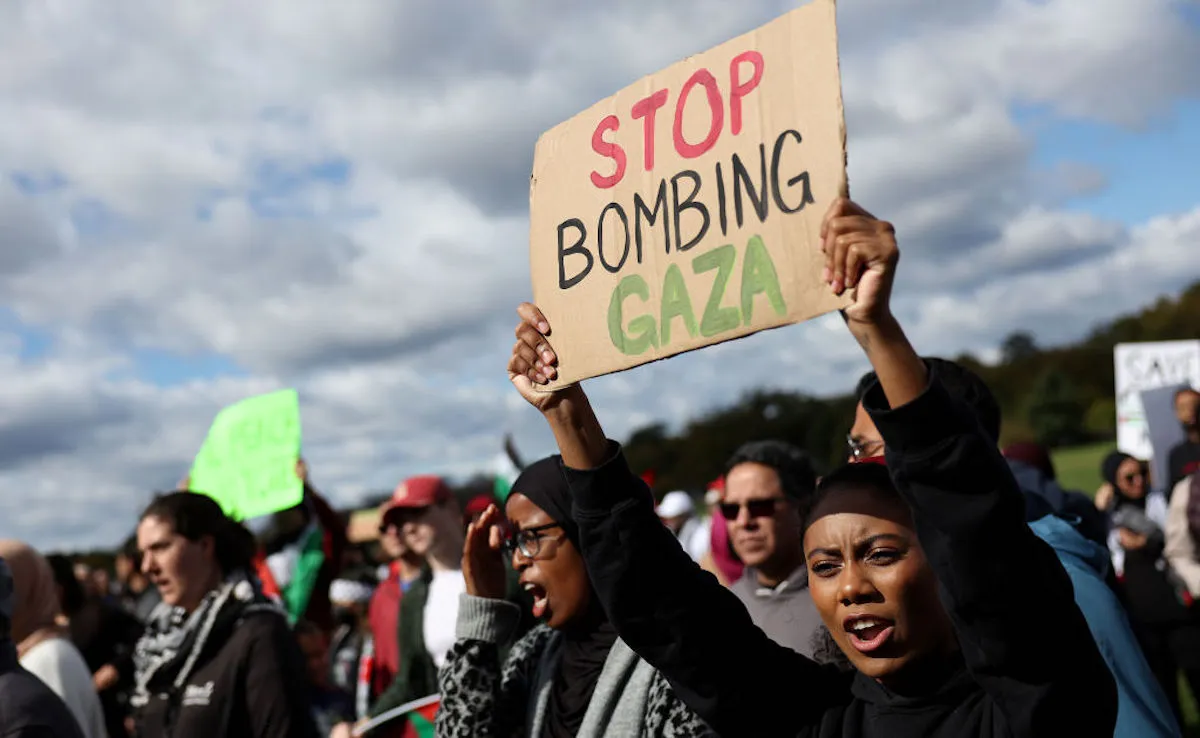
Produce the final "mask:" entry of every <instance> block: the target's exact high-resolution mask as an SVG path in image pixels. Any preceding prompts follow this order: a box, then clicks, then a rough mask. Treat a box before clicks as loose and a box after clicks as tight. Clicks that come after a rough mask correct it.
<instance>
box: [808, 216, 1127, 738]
mask: <svg viewBox="0 0 1200 738" xmlns="http://www.w3.org/2000/svg"><path fill="white" fill-rule="evenodd" d="M825 250H826V255H827V258H828V259H829V263H830V264H831V266H832V268H831V270H830V271H831V272H832V281H833V282H834V283H837V282H838V279H839V277H838V274H839V273H841V274H842V275H851V276H848V277H845V280H844V282H845V283H843V284H835V289H836V288H838V287H843V286H849V287H857V290H858V292H857V294H856V295H855V302H854V305H853V306H852V307H851V308H848V309H847V310H846V311H845V316H846V322H847V325H848V327H849V328H850V331H851V333H852V334H853V335H854V337H855V338H856V339H857V340H858V342H859V344H860V345H861V346H862V348H863V350H864V352H865V353H866V355H867V357H868V358H869V359H870V361H871V364H872V366H873V367H874V369H875V372H876V374H877V375H878V377H879V382H878V383H877V384H876V385H875V386H874V387H872V388H871V389H870V390H869V391H868V392H867V394H866V396H865V397H864V398H863V405H864V407H865V408H866V410H867V412H868V413H870V415H871V417H872V419H873V420H874V421H875V424H876V426H877V427H878V429H879V431H880V434H881V435H882V437H883V439H884V443H885V446H886V455H887V464H888V468H889V470H890V471H891V473H892V477H893V479H894V480H895V482H896V486H897V487H898V488H899V490H900V493H901V494H902V495H903V496H904V498H905V500H906V501H907V502H908V504H909V507H911V508H912V511H913V519H914V522H915V524H916V529H917V536H918V538H919V539H920V541H921V546H922V548H923V549H924V551H925V556H926V558H927V559H928V560H929V563H930V566H931V567H932V568H933V570H934V572H935V574H936V575H937V578H938V580H939V582H940V585H941V587H940V595H941V599H942V602H943V604H944V606H945V607H946V610H947V612H948V613H949V615H950V617H951V619H952V621H953V623H954V626H955V629H956V631H957V633H958V638H959V642H960V644H961V646H962V654H963V658H964V660H965V662H966V665H967V668H968V669H969V670H970V671H971V673H972V675H973V676H974V677H975V679H976V680H977V681H978V682H979V684H980V685H981V686H982V687H983V688H984V689H985V690H986V691H987V692H988V693H989V694H990V695H991V697H992V698H993V699H994V700H995V701H996V703H997V705H998V706H999V707H1000V709H1001V711H1002V712H1003V713H1004V714H1005V716H1006V718H1007V720H1008V722H1009V725H1010V727H1011V729H1012V731H1013V732H1014V733H1015V734H1017V735H1056V734H1058V733H1059V732H1060V731H1061V729H1062V722H1061V721H1062V720H1063V719H1064V717H1065V716H1068V715H1069V716H1070V724H1071V730H1072V731H1073V732H1077V733H1078V734H1080V735H1112V731H1113V725H1114V723H1115V721H1116V704H1117V702H1116V687H1115V684H1114V682H1113V678H1112V675H1111V674H1110V673H1109V671H1108V669H1107V667H1106V666H1105V664H1104V661H1103V659H1102V658H1101V656H1100V653H1099V651H1098V649H1097V648H1096V644H1095V641H1094V640H1093V639H1092V637H1091V633H1090V631H1089V630H1088V627H1087V623H1086V622H1085V620H1084V618H1083V615H1082V613H1080V611H1079V608H1078V607H1077V606H1076V604H1075V601H1074V597H1073V592H1072V588H1071V584H1070V580H1069V579H1068V577H1067V574H1066V572H1065V571H1064V570H1063V568H1062V565H1061V564H1060V563H1059V561H1058V559H1057V557H1056V556H1055V554H1054V552H1053V551H1052V550H1051V549H1050V547H1049V546H1047V545H1046V544H1045V543H1043V542H1042V541H1041V540H1040V539H1038V538H1037V537H1036V536H1035V535H1034V534H1033V531H1031V530H1030V528H1029V526H1028V525H1026V523H1025V514H1024V502H1023V499H1022V497H1021V493H1020V490H1019V489H1018V487H1017V484H1016V480H1014V479H1013V477H1012V473H1011V471H1010V470H1009V468H1008V465H1007V464H1006V463H1005V461H1004V459H1003V457H1002V456H1001V455H1000V452H999V451H998V450H997V448H996V445H995V442H994V441H993V440H992V439H990V438H989V437H988V436H987V434H986V433H985V432H984V430H983V428H982V426H981V425H980V423H979V421H978V419H977V418H976V417H975V416H974V414H973V413H972V411H971V410H970V409H969V408H968V407H966V405H965V404H964V403H961V402H958V401H956V400H954V399H952V398H951V396H950V395H949V394H948V393H947V391H946V389H945V388H944V387H943V386H942V384H941V383H940V381H939V378H938V375H937V372H936V371H934V370H932V369H931V368H930V367H927V366H926V365H925V363H924V362H923V361H921V359H920V358H919V357H918V355H917V353H916V351H914V350H913V348H912V346H911V344H909V342H908V339H907V338H906V337H905V336H904V332H903V331H902V330H901V328H900V326H899V324H898V323H897V321H896V320H895V318H894V317H892V314H891V310H890V305H889V302H890V292H891V285H892V280H893V279H894V275H895V267H896V263H897V261H898V259H899V252H898V251H897V249H896V244H895V239H894V236H893V234H892V230H891V226H890V225H888V224H886V223H882V222H881V221H878V220H876V219H874V218H873V217H872V216H870V214H868V213H866V211H864V210H862V209H861V208H859V207H858V206H857V205H854V204H853V203H847V202H845V201H842V202H840V203H837V204H835V206H834V210H833V211H832V212H831V216H830V217H829V218H828V219H827V233H826V244H825ZM860 274H861V277H860V276H859V275H860ZM847 283H848V284H847Z"/></svg>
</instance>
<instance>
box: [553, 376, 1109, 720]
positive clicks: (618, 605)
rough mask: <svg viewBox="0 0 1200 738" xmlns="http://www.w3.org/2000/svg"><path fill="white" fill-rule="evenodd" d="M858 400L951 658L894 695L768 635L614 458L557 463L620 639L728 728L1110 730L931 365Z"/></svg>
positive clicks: (1104, 688)
mask: <svg viewBox="0 0 1200 738" xmlns="http://www.w3.org/2000/svg"><path fill="white" fill-rule="evenodd" d="M864 403H865V406H866V408H867V410H868V412H870V414H871V416H872V418H874V420H875V422H876V424H877V425H878V427H879V430H880V432H881V433H882V435H883V438H884V439H885V441H886V443H887V449H888V451H887V454H888V458H887V462H888V468H889V469H890V470H891V471H892V476H893V479H894V480H895V482H896V485H897V487H898V488H899V489H900V491H901V493H902V494H903V495H904V497H905V499H906V500H907V502H908V504H909V505H910V507H911V508H912V509H913V512H914V519H915V522H916V532H917V535H918V537H919V539H920V541H921V545H922V548H923V549H924V551H925V556H926V557H927V559H928V561H929V563H930V566H931V567H932V568H933V570H934V573H935V574H936V576H937V578H938V580H939V582H940V585H941V586H940V588H939V593H940V595H941V599H942V602H943V604H944V606H945V608H946V610H947V612H948V613H949V614H950V617H951V619H952V622H953V624H954V627H955V629H956V631H957V633H958V637H959V641H960V643H961V646H962V650H961V652H962V657H961V658H962V662H961V665H960V666H959V668H957V669H949V670H948V671H947V673H946V674H944V675H943V676H942V677H941V678H940V679H938V680H937V681H935V682H934V683H933V684H932V685H931V686H930V688H929V689H928V690H927V691H926V692H924V693H923V694H920V695H917V696H908V697H901V696H899V695H896V694H893V693H891V692H889V691H888V690H887V689H886V688H884V687H883V686H881V685H879V684H878V683H876V682H875V681H873V680H871V679H869V678H867V677H864V676H862V675H861V674H858V673H857V672H855V673H853V674H850V675H839V674H837V673H836V672H834V671H832V670H831V669H830V668H828V667H820V666H818V665H816V664H814V663H813V662H812V661H809V660H808V659H806V658H804V657H803V656H800V655H799V654H797V653H795V652H794V651H792V650H790V649H788V648H784V647H782V646H779V645H778V644H776V643H774V642H772V641H771V640H769V639H768V638H767V637H766V636H765V635H764V634H763V632H762V631H761V630H759V629H758V628H756V627H755V626H754V624H753V623H752V622H751V620H750V617H749V615H748V614H747V613H746V609H745V608H744V607H743V606H742V604H741V603H740V602H739V601H738V599H737V598H736V597H735V596H734V595H733V594H732V593H731V592H728V591H727V590H725V589H724V588H723V587H721V585H720V584H718V583H717V581H716V579H714V578H713V577H712V576H711V575H709V574H708V573H706V572H703V571H702V570H701V569H700V568H699V567H698V566H696V565H695V564H694V563H693V562H692V561H691V560H690V559H689V558H688V557H687V554H685V553H684V552H683V550H682V549H681V548H680V547H679V545H678V543H676V541H675V540H674V539H673V538H672V537H671V535H670V533H669V532H667V530H666V529H665V528H664V527H663V525H662V523H661V522H659V520H658V518H657V516H655V514H654V509H653V502H652V499H651V497H650V495H649V494H648V493H647V490H646V488H645V486H644V484H643V483H642V482H641V480H639V479H638V478H637V477H636V476H634V475H633V474H632V472H631V471H630V470H629V467H628V465H627V464H626V462H625V460H624V458H623V457H622V456H621V455H620V454H617V453H614V456H613V458H612V459H611V460H610V461H609V462H608V463H606V464H605V465H604V466H602V467H600V468H599V469H595V470H591V471H574V470H568V472H567V473H568V478H569V480H570V483H571V488H572V491H573V492H574V495H575V516H576V518H577V521H578V523H579V528H580V533H581V538H582V547H583V553H584V558H585V560H586V563H587V567H588V572H589V574H590V575H591V579H592V585H593V587H594V588H595V591H596V592H597V593H598V595H599V597H600V599H601V601H602V602H603V604H604V607H605V609H606V610H607V611H608V614H609V617H610V618H611V619H612V621H613V622H614V623H615V624H616V626H617V630H618V631H619V632H620V634H621V638H622V639H624V640H625V642H626V643H628V644H629V645H630V646H631V647H632V648H633V649H634V650H635V651H636V652H637V653H638V654H639V655H640V656H641V657H642V658H644V659H645V660H646V661H648V662H649V663H650V664H652V665H653V666H654V667H656V668H657V669H659V670H660V671H661V672H662V673H663V674H664V675H665V676H666V677H667V678H668V679H669V680H670V682H671V685H672V686H673V687H674V688H675V691H676V692H677V694H678V695H679V696H680V698H681V699H682V700H683V701H684V702H685V703H687V704H688V706H690V707H691V708H692V709H693V710H695V711H696V712H697V714H699V715H700V717H701V718H703V719H704V720H705V721H706V722H707V723H708V724H709V725H711V726H712V727H713V728H715V729H716V730H717V731H718V732H719V733H720V734H721V735H723V736H753V737H754V738H774V737H781V738H792V736H804V737H805V738H855V737H857V736H871V737H875V736H878V737H879V738H906V737H907V736H922V737H929V736H932V737H935V738H943V737H944V738H965V737H969V736H989V737H990V736H1022V737H1024V736H1060V735H1066V734H1069V735H1071V736H1073V737H1077V738H1083V737H1085V736H1086V737H1087V738H1092V737H1093V736H1111V735H1112V734H1113V726H1114V723H1115V721H1116V710H1117V694H1116V687H1115V685H1114V682H1113V678H1112V675H1111V674H1110V673H1109V671H1108V669H1107V667H1106V666H1105V664H1104V661H1103V660H1102V659H1101V657H1100V653H1099V651H1098V650H1097V648H1096V645H1095V642H1094V641H1093V640H1092V637H1091V634H1090V633H1089V631H1088V627H1087V623H1086V622H1085V621H1084V619H1083V616H1082V614H1081V613H1080V612H1079V609H1078V608H1077V607H1076V605H1075V602H1074V600H1073V597H1072V589H1071V584H1070V580H1069V579H1068V578H1067V574H1066V572H1065V571H1064V570H1063V568H1062V566H1061V564H1060V563H1059V562H1058V559H1057V557H1056V556H1055V555H1054V552H1053V551H1052V550H1051V549H1050V547H1049V546H1047V545H1046V544H1045V543H1043V542H1042V541H1041V540H1039V539H1038V538H1037V537H1036V536H1035V535H1034V534H1033V532H1032V531H1031V530H1030V529H1029V527H1028V526H1027V525H1026V524H1025V511H1024V502H1023V500H1022V497H1021V494H1020V492H1019V490H1018V489H1017V486H1016V484H1015V482H1014V480H1013V477H1012V474H1011V473H1009V470H1008V467H1007V466H1006V465H1005V462H1004V459H1003V458H1002V457H1001V456H1000V454H999V452H998V451H997V449H996V447H995V444H994V443H992V442H991V441H989V440H988V439H987V438H986V436H985V434H984V432H983V430H982V429H981V428H980V426H979V424H978V423H977V422H976V421H975V419H974V417H973V416H972V415H970V413H969V411H968V410H967V409H966V408H965V407H960V406H959V405H958V404H956V403H955V402H954V401H952V400H951V399H950V397H949V395H948V394H947V393H946V392H945V391H944V390H943V389H942V387H941V385H940V384H938V383H937V379H936V376H933V377H931V384H930V387H929V388H928V389H927V390H926V391H925V392H924V393H923V394H922V395H921V396H920V397H919V398H917V399H915V400H914V401H912V402H911V403H909V404H908V405H905V406H904V407H901V408H899V409H896V410H889V409H887V405H886V399H885V398H884V396H883V393H882V390H881V388H880V387H879V386H878V385H876V386H875V387H874V388H873V389H872V390H870V391H869V392H868V393H867V395H866V396H865V398H864Z"/></svg>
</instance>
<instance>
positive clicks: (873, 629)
mask: <svg viewBox="0 0 1200 738" xmlns="http://www.w3.org/2000/svg"><path fill="white" fill-rule="evenodd" d="M842 626H843V627H844V628H845V629H846V633H848V634H849V635H850V645H852V646H854V648H856V649H857V650H858V651H859V652H860V653H871V652H873V651H876V650H878V649H879V648H881V647H882V646H883V645H884V644H885V643H887V642H888V641H889V640H891V637H892V633H893V632H894V631H895V630H896V623H895V621H892V620H888V619H887V618H880V617H875V616H873V615H855V616H854V617H849V618H846V619H845V621H843V623H842Z"/></svg>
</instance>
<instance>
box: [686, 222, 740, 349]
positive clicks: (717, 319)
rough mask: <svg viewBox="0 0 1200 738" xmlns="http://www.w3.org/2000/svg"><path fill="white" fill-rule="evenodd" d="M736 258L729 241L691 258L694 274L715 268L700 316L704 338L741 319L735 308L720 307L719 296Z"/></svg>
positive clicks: (720, 296)
mask: <svg viewBox="0 0 1200 738" xmlns="http://www.w3.org/2000/svg"><path fill="white" fill-rule="evenodd" d="M736 259H737V249H735V248H734V247H733V244H731V243H727V244H725V245H724V246H718V247H717V248H715V249H713V250H712V251H707V252H705V253H703V254H700V255H699V256H697V257H696V258H695V259H692V271H693V272H695V273H696V274H703V273H704V272H711V271H712V270H714V269H716V270H717V276H716V279H714V280H713V286H712V291H711V292H709V293H708V302H707V303H705V305H704V315H703V316H702V317H701V318H700V335H702V336H704V337H705V338H710V337H712V336H715V335H717V334H718V333H724V332H725V331H728V330H732V329H734V328H737V327H738V323H740V322H741V321H742V316H740V315H738V309H737V308H735V307H726V308H723V307H721V298H723V297H724V296H725V286H726V285H727V284H729V275H731V274H732V273H733V262H734V261H735V260H736Z"/></svg>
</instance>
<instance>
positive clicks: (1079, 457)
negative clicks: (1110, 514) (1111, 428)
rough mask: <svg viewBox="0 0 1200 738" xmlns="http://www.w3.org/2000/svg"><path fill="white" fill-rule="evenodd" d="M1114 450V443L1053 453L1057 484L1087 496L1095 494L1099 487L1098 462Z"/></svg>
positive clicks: (1078, 447) (1077, 447)
mask: <svg viewBox="0 0 1200 738" xmlns="http://www.w3.org/2000/svg"><path fill="white" fill-rule="evenodd" d="M1114 448H1116V444H1115V443H1097V444H1094V445H1091V446H1076V447H1074V448H1066V449H1060V450H1058V451H1055V452H1054V454H1053V457H1054V469H1055V471H1057V472H1058V483H1059V484H1061V485H1062V486H1063V487H1064V488H1066V489H1072V490H1077V491H1079V492H1083V493H1085V494H1087V495H1088V496H1091V495H1093V494H1095V492H1096V488H1097V487H1099V486H1100V462H1102V461H1104V457H1105V456H1106V455H1108V453H1109V452H1110V451H1112V450H1113V449H1114Z"/></svg>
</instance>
